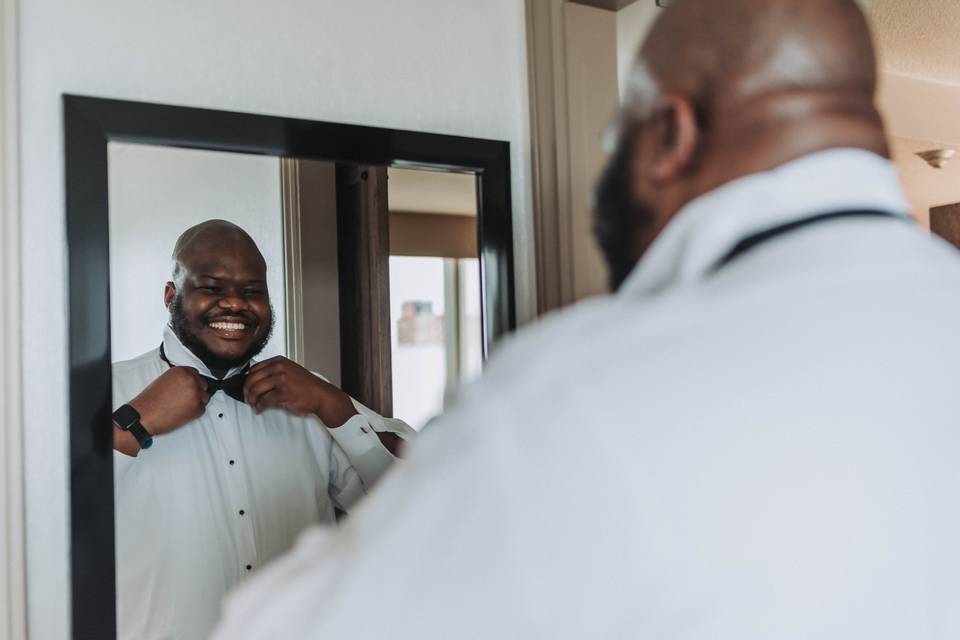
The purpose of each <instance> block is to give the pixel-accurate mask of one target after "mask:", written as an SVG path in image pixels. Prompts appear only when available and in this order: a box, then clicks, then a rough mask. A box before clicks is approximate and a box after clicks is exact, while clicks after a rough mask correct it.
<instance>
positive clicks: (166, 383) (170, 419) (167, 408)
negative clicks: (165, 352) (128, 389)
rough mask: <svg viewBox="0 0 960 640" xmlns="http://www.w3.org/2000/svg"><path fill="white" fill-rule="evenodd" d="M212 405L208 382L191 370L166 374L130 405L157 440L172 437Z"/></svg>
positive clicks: (184, 368) (187, 368) (171, 370)
mask: <svg viewBox="0 0 960 640" xmlns="http://www.w3.org/2000/svg"><path fill="white" fill-rule="evenodd" d="M208 402H210V394H209V393H207V381H206V380H204V379H203V378H201V377H200V374H199V373H197V370H196V369H193V368H191V367H173V368H171V369H168V370H167V371H164V372H163V373H162V374H161V375H160V377H159V378H157V379H156V380H154V381H153V382H151V383H150V384H149V385H148V386H147V388H146V389H144V390H143V391H141V392H140V395H138V396H137V397H136V398H134V399H133V400H131V401H130V402H129V404H130V406H131V407H133V408H134V409H136V410H137V413H139V414H140V424H142V425H143V426H144V428H146V430H147V431H148V432H149V433H150V435H153V436H159V435H161V434H164V433H169V432H171V431H173V430H175V429H177V428H179V427H182V426H183V425H185V424H186V423H188V422H190V421H191V420H193V419H194V418H199V417H200V416H202V415H203V412H204V411H206V408H207V403H208Z"/></svg>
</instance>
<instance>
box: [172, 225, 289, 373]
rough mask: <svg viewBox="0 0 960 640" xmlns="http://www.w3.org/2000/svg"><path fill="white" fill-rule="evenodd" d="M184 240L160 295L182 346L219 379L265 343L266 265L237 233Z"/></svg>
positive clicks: (225, 230)
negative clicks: (173, 270)
mask: <svg viewBox="0 0 960 640" xmlns="http://www.w3.org/2000/svg"><path fill="white" fill-rule="evenodd" d="M193 231H194V230H191V231H188V232H187V233H188V234H189V233H191V232H193ZM184 237H186V238H187V239H186V241H183V238H182V239H181V240H182V242H181V243H178V247H177V248H178V251H177V252H176V253H175V256H174V257H175V260H176V270H175V273H174V281H173V282H168V283H167V286H166V289H165V291H164V300H165V302H166V305H167V308H168V309H169V310H170V320H171V326H172V327H173V330H174V333H176V335H177V337H178V338H179V339H180V341H181V342H182V343H183V344H184V346H186V347H187V348H188V349H190V350H191V351H192V352H193V353H194V355H196V356H197V357H198V358H200V359H201V360H202V361H203V363H204V364H206V365H207V367H208V368H209V369H210V371H211V373H213V374H214V375H215V376H218V377H222V376H223V375H225V374H226V372H227V371H228V370H229V369H230V368H232V367H235V366H239V365H242V364H244V363H245V362H247V361H248V360H250V358H252V357H253V356H255V355H256V354H257V353H259V352H260V351H261V350H262V349H263V347H264V346H265V345H266V343H267V341H268V340H269V339H270V332H271V330H272V328H273V312H272V309H271V308H270V295H269V291H268V290H267V268H266V264H265V262H264V260H263V256H262V255H261V254H260V251H259V250H258V249H257V247H256V245H255V244H254V243H253V241H252V240H251V239H250V238H249V236H247V235H246V234H245V233H243V231H242V230H240V229H238V228H230V227H223V226H222V225H220V226H212V227H207V228H202V229H200V230H199V231H196V232H194V233H193V235H192V236H187V234H184Z"/></svg>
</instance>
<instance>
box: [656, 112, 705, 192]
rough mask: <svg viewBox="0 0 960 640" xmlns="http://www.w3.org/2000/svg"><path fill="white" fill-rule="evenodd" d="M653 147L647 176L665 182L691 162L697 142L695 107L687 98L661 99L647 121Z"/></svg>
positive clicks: (679, 173)
mask: <svg viewBox="0 0 960 640" xmlns="http://www.w3.org/2000/svg"><path fill="white" fill-rule="evenodd" d="M649 128H650V131H651V137H652V138H653V139H652V140H651V144H650V146H651V147H652V148H653V149H652V150H653V154H652V158H651V160H652V161H651V162H650V163H649V164H648V179H649V180H650V181H652V182H665V181H669V180H672V179H673V178H675V177H677V176H678V175H681V174H682V173H684V172H685V171H686V170H687V169H688V168H689V167H690V165H691V164H693V162H694V160H695V156H696V152H697V147H698V146H699V144H700V125H699V123H698V122H697V113H696V108H695V107H694V105H693V103H692V102H691V101H690V100H689V99H687V98H680V97H674V96H669V97H666V98H663V99H662V101H661V106H660V109H659V110H658V111H657V114H656V115H655V116H654V117H653V118H651V121H650V127H649Z"/></svg>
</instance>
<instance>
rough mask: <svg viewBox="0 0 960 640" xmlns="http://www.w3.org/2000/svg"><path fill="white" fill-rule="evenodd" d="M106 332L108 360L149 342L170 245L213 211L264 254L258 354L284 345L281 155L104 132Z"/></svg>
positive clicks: (159, 310)
mask: <svg viewBox="0 0 960 640" xmlns="http://www.w3.org/2000/svg"><path fill="white" fill-rule="evenodd" d="M108 161H109V166H110V177H109V189H110V337H111V349H112V351H113V354H112V355H113V360H114V362H117V361H119V360H127V359H130V358H133V357H136V356H138V355H140V354H141V353H144V352H145V351H149V350H150V349H156V347H157V345H158V344H160V336H161V334H162V332H163V327H164V326H165V325H166V323H167V320H168V318H169V314H168V313H167V309H166V307H165V306H164V304H163V289H164V284H165V283H166V282H167V281H168V280H170V267H171V262H170V254H171V252H172V251H173V245H174V244H175V243H176V241H177V237H178V236H179V235H180V234H181V233H183V232H184V231H186V230H187V229H188V228H190V227H192V226H193V225H195V224H197V223H200V222H203V221H204V220H209V219H211V218H220V219H223V220H229V221H230V222H233V223H234V224H237V225H239V226H240V227H242V228H243V229H244V230H245V231H246V232H247V233H249V234H250V236H251V237H252V238H253V240H254V242H256V243H257V246H258V247H260V252H261V253H262V254H263V257H264V260H266V263H267V287H268V288H269V290H270V302H271V304H272V305H273V309H274V319H275V325H274V330H273V337H272V338H271V339H270V343H269V344H268V345H267V347H266V349H265V350H264V353H263V355H262V356H261V357H263V358H266V357H270V356H275V355H282V354H285V353H286V348H285V345H286V304H285V295H284V288H283V282H284V281H283V266H284V261H283V216H282V212H281V203H280V161H279V160H278V159H277V158H269V157H265V156H250V155H243V154H239V153H219V152H214V151H195V150H189V149H175V148H172V147H153V146H147V145H136V144H119V143H115V142H112V143H110V145H109V147H108Z"/></svg>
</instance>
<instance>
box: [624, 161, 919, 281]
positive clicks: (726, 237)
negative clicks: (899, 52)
mask: <svg viewBox="0 0 960 640" xmlns="http://www.w3.org/2000/svg"><path fill="white" fill-rule="evenodd" d="M861 209H874V210H876V209H878V210H882V211H887V212H889V213H893V214H896V215H902V216H904V217H906V216H907V215H908V214H909V211H910V205H909V204H908V203H907V199H906V197H905V196H904V194H903V190H902V189H901V187H900V183H899V181H898V179H897V172H896V168H895V167H894V165H893V163H892V162H890V161H889V160H887V159H885V158H883V157H881V156H879V155H876V154H874V153H871V152H869V151H864V150H861V149H830V150H828V151H820V152H817V153H814V154H810V155H807V156H804V157H802V158H799V159H797V160H793V161H791V162H788V163H786V164H784V165H781V166H779V167H777V168H775V169H772V170H770V171H766V172H763V173H758V174H754V175H750V176H746V177H743V178H739V179H737V180H734V181H732V182H729V183H727V184H725V185H723V186H721V187H720V188H718V189H715V190H714V191H711V192H709V193H707V194H705V195H703V196H700V197H699V198H697V199H695V200H693V201H692V202H690V203H689V204H688V205H687V206H685V207H684V208H683V209H681V210H680V212H679V213H677V215H676V216H675V217H674V219H673V220H672V221H671V222H670V223H669V224H668V225H667V226H666V228H665V229H664V230H663V232H662V233H661V234H660V235H659V236H658V237H657V239H656V240H654V242H653V244H652V245H651V246H650V248H649V249H648V250H647V252H646V253H645V254H644V256H643V258H642V259H641V260H640V262H639V263H638V264H637V266H636V267H635V268H634V270H633V272H632V273H631V274H630V276H629V277H628V278H627V281H626V282H625V283H624V284H623V286H622V287H621V289H620V291H621V294H623V295H631V296H632V295H650V294H654V293H657V292H659V291H662V290H664V289H666V288H668V287H670V286H673V285H676V284H681V283H684V282H690V281H693V280H697V279H699V278H701V277H703V276H704V275H705V274H706V273H707V272H709V270H710V269H711V268H712V267H713V265H714V264H715V263H716V262H717V261H718V260H720V259H721V258H722V257H723V256H724V255H725V254H726V252H727V251H729V250H730V249H732V248H733V247H734V245H736V244H737V242H739V241H740V240H742V239H743V238H745V237H747V236H749V235H752V234H754V233H757V232H759V231H763V230H765V229H770V228H773V227H776V226H779V225H782V224H786V223H789V222H793V221H795V220H799V219H802V218H805V217H807V216H810V215H814V214H817V213H827V212H832V211H844V210H861Z"/></svg>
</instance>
